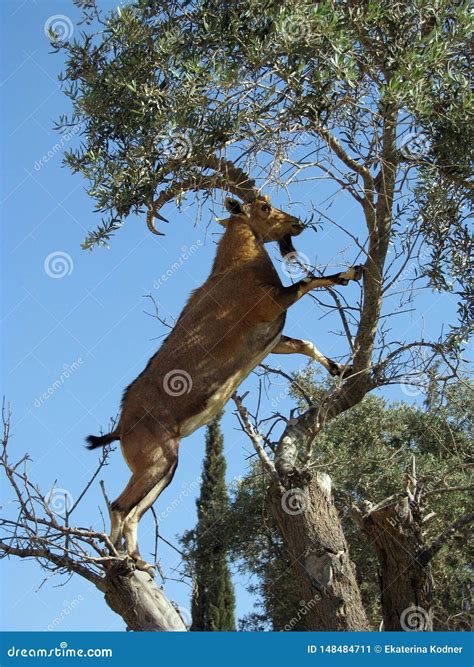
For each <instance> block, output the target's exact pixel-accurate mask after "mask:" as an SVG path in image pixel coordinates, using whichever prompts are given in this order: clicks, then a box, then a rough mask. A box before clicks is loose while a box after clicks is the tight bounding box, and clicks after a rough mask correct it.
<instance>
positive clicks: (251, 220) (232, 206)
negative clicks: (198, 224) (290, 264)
mask: <svg viewBox="0 0 474 667" xmlns="http://www.w3.org/2000/svg"><path fill="white" fill-rule="evenodd" d="M225 207H226V209H227V211H228V212H229V213H230V214H231V219H232V218H237V219H238V220H239V221H241V222H242V223H243V224H247V225H248V226H249V227H250V228H251V229H252V231H253V232H254V234H255V235H256V237H257V238H258V239H259V240H260V241H262V242H263V243H269V242H270V241H278V244H279V246H280V251H281V253H282V255H286V254H287V253H289V252H292V251H294V248H293V244H292V242H291V237H292V236H298V234H301V232H302V231H303V229H304V225H303V224H302V222H301V221H300V220H298V218H295V217H294V216H293V215H290V214H289V213H285V212H284V211H280V209H278V208H274V207H273V206H272V205H271V204H270V200H269V198H268V197H266V196H262V197H257V198H256V199H254V200H252V201H250V202H248V203H246V204H242V203H241V202H239V201H237V199H232V198H231V197H228V198H227V199H226V200H225ZM225 222H227V221H224V223H225Z"/></svg>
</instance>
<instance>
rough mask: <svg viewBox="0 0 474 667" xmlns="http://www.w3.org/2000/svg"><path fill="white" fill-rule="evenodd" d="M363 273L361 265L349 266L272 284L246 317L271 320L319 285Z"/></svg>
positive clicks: (341, 281) (338, 282) (345, 280)
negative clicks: (339, 269)
mask: <svg viewBox="0 0 474 667" xmlns="http://www.w3.org/2000/svg"><path fill="white" fill-rule="evenodd" d="M362 273H363V267H362V266H351V268H350V269H347V271H342V272H341V273H334V274H333V275H330V276H321V277H319V278H316V277H315V276H308V277H307V278H303V280H300V281H299V282H297V283H295V284H294V285H290V286H289V287H283V286H282V285H280V286H278V287H275V286H274V285H272V286H271V287H270V288H268V289H267V290H266V291H265V292H264V294H263V295H262V296H261V297H260V298H259V299H258V301H257V303H256V304H254V305H253V306H252V307H251V309H249V310H248V311H247V313H246V317H247V318H248V319H250V318H253V321H254V322H258V323H261V322H271V321H272V320H274V319H275V318H276V317H278V315H281V313H282V312H285V311H286V310H288V308H289V307H290V306H292V305H293V304H294V303H296V302H297V301H299V300H300V299H301V297H302V296H304V295H305V294H307V293H308V292H310V291H311V290H313V289H318V288H319V287H333V286H334V285H347V284H348V283H349V281H350V280H360V279H361V277H362Z"/></svg>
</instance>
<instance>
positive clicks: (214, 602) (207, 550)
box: [184, 415, 235, 631]
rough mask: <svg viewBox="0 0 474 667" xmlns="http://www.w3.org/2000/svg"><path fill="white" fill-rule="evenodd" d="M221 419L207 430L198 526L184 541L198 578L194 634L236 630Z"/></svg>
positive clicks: (195, 590) (193, 624)
mask: <svg viewBox="0 0 474 667" xmlns="http://www.w3.org/2000/svg"><path fill="white" fill-rule="evenodd" d="M221 417H222V415H219V416H218V417H216V419H214V420H213V421H212V422H211V423H210V424H209V425H208V426H207V430H206V455H205V459H204V466H203V476H202V485H201V493H200V496H199V498H198V500H197V518H198V519H197V524H196V527H195V529H194V530H193V531H191V532H189V533H188V534H187V535H186V536H185V539H184V541H185V543H186V542H187V544H188V545H190V546H191V549H190V551H191V554H190V561H191V565H192V569H193V574H194V577H195V587H194V592H193V599H192V625H191V630H195V631H204V630H207V631H225V630H235V617H234V607H235V597H234V587H233V584H232V580H231V576H230V571H229V566H228V564H227V539H226V535H227V526H226V519H227V517H228V506H229V500H228V496H227V487H226V483H225V472H226V462H225V458H224V438H223V435H222V431H221V427H220V420H221Z"/></svg>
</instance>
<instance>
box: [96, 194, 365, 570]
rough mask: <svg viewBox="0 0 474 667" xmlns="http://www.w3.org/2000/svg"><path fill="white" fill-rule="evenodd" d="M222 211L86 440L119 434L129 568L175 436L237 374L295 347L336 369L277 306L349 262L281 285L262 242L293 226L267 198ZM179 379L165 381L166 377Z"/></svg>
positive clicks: (115, 515) (289, 232)
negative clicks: (298, 335) (207, 265)
mask: <svg viewBox="0 0 474 667" xmlns="http://www.w3.org/2000/svg"><path fill="white" fill-rule="evenodd" d="M226 206H227V208H228V210H229V211H230V212H231V217H230V218H229V219H228V220H226V221H224V222H223V223H222V224H224V226H225V227H226V231H225V233H224V235H223V237H222V239H221V241H220V243H219V246H218V250H217V254H216V258H215V261H214V265H213V267H212V271H211V274H210V276H209V278H208V279H207V280H206V282H205V283H204V284H203V285H202V286H201V287H200V288H198V289H197V290H195V291H194V292H192V294H191V296H190V298H189V300H188V302H187V304H186V306H185V307H184V309H183V311H182V313H181V315H180V317H179V319H178V321H177V322H176V325H175V327H174V329H173V330H172V331H171V333H170V335H169V336H168V338H167V339H166V340H165V341H164V343H163V345H162V346H161V348H160V349H159V350H158V352H157V353H156V354H155V355H154V356H153V357H152V358H151V359H150V361H149V362H148V365H147V367H146V368H145V370H144V371H143V372H142V373H141V374H140V375H139V376H138V378H137V379H136V380H135V381H134V382H132V384H131V385H130V386H129V387H128V388H127V389H126V391H125V393H124V397H123V401H122V411H121V416H120V420H119V423H118V425H117V428H116V429H115V431H114V432H113V433H111V434H108V435H107V436H102V438H98V437H94V436H90V438H89V442H90V446H91V448H93V447H96V446H100V445H102V444H106V442H110V441H111V440H112V439H120V442H121V447H122V452H123V455H124V457H125V460H126V461H127V464H128V466H129V467H130V469H131V470H132V473H133V474H132V477H131V479H130V482H129V483H128V485H127V487H126V489H125V490H124V491H123V492H122V494H121V495H120V496H119V497H118V498H117V500H116V501H115V502H114V503H113V504H112V512H111V513H112V531H111V539H112V541H113V542H114V543H115V544H116V546H117V547H120V546H121V541H122V533H123V534H124V536H125V541H126V547H127V551H128V553H129V554H130V555H132V556H133V557H134V558H135V559H136V560H137V563H138V565H139V567H144V568H146V567H148V566H147V564H146V563H144V561H143V560H142V559H141V557H140V554H139V551H138V546H137V540H136V528H137V524H138V521H139V520H140V518H141V516H142V515H143V513H144V512H145V511H146V510H147V509H148V508H149V507H150V506H151V504H152V503H153V502H154V501H155V500H156V498H157V497H158V495H159V494H160V493H161V492H162V491H163V489H164V488H165V487H166V486H167V484H169V482H170V481H171V479H172V476H173V474H174V471H175V469H176V465H177V458H178V445H179V441H180V439H181V438H182V437H185V436H187V435H190V434H191V433H192V432H193V431H194V430H196V429H197V428H199V427H200V426H202V425H203V424H205V423H208V422H209V421H210V420H211V419H212V418H213V417H214V416H215V415H216V414H218V413H219V412H220V411H221V410H222V408H223V406H224V405H225V403H226V402H227V401H228V400H229V398H230V397H231V395H232V394H233V392H234V391H235V390H236V389H237V387H238V386H239V384H240V383H241V382H242V380H243V379H244V378H245V377H246V376H247V375H248V374H249V373H250V372H251V371H252V370H253V369H254V368H255V367H256V366H257V365H258V364H259V363H260V362H261V361H262V360H263V359H264V358H265V357H266V355H267V354H269V353H270V352H275V353H281V354H287V353H292V352H298V353H301V354H305V355H307V356H309V357H311V358H313V359H316V360H318V361H320V362H321V363H323V364H324V365H325V366H326V368H327V369H328V370H329V372H331V373H332V374H333V375H336V374H339V373H340V372H341V369H340V368H339V367H338V365H337V364H336V363H335V362H333V361H331V360H330V359H327V358H326V357H324V355H322V354H321V353H320V352H318V350H317V349H316V348H315V347H314V345H313V344H312V343H309V342H306V341H298V340H294V339H290V338H287V337H286V336H282V335H281V332H282V329H283V325H284V323H285V317H286V310H287V309H288V307H289V306H290V305H292V304H293V303H295V302H296V301H297V300H298V299H299V298H301V296H303V294H306V293H307V292H308V291H310V290H311V289H314V288H316V287H325V286H328V285H335V284H347V282H348V281H349V280H357V279H359V278H360V275H361V271H360V269H359V267H353V268H352V269H349V271H347V272H346V273H342V274H336V275H334V276H328V277H323V278H313V279H311V280H303V281H300V282H299V283H296V284H295V285H291V286H290V287H284V286H283V284H282V283H281V281H280V278H279V276H278V274H277V272H276V270H275V268H274V266H273V264H272V262H271V260H270V257H269V255H268V253H267V251H266V249H265V247H264V244H265V243H266V242H268V241H282V239H284V238H285V237H288V236H294V235H297V234H299V233H300V232H301V231H302V229H303V227H302V225H301V224H300V223H299V221H298V220H297V219H296V218H294V217H293V216H290V215H289V214H287V213H284V212H282V211H279V210H277V209H273V208H272V207H271V206H270V205H269V203H268V200H267V198H259V199H256V200H255V201H254V202H252V203H250V204H246V205H241V204H239V203H238V202H236V201H235V200H227V202H226ZM179 376H180V377H181V378H182V379H183V381H182V384H180V385H176V386H175V385H173V384H171V391H170V383H169V382H167V381H166V378H167V377H168V378H173V377H175V378H176V377H179Z"/></svg>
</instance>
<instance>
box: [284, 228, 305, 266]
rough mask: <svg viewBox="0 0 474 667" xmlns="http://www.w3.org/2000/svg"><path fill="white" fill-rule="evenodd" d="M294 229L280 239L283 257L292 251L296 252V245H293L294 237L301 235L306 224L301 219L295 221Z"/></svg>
mask: <svg viewBox="0 0 474 667" xmlns="http://www.w3.org/2000/svg"><path fill="white" fill-rule="evenodd" d="M291 227H292V231H291V232H290V233H289V234H285V236H284V237H283V238H282V239H280V240H279V241H278V247H279V248H280V254H281V256H282V257H286V255H289V254H290V253H296V250H295V246H294V245H293V241H292V237H293V236H299V234H301V232H302V231H303V230H304V229H305V226H304V225H303V223H302V222H300V221H299V220H297V221H295V222H294V223H293V224H292V225H291Z"/></svg>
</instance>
